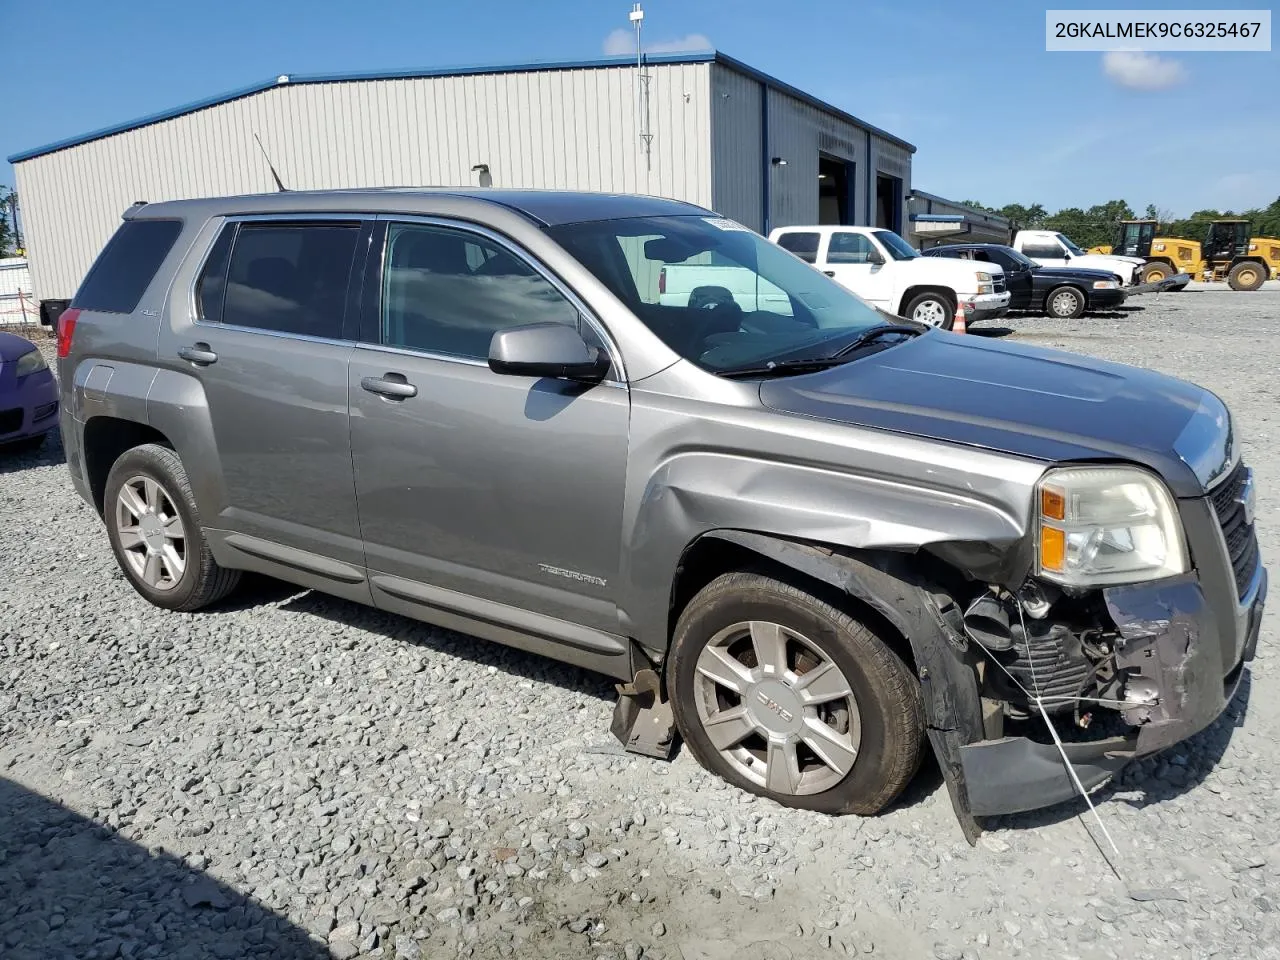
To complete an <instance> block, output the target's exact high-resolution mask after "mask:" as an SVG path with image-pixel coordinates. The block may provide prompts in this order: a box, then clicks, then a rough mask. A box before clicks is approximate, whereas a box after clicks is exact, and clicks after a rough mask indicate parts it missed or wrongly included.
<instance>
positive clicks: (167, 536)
mask: <svg viewBox="0 0 1280 960" xmlns="http://www.w3.org/2000/svg"><path fill="white" fill-rule="evenodd" d="M115 523H116V537H117V538H118V539H119V542H120V548H121V551H122V552H123V554H124V557H125V560H126V562H128V564H129V567H130V569H132V570H133V573H134V575H135V576H137V577H138V578H139V579H140V580H142V581H143V582H144V583H145V584H147V586H149V587H152V588H154V589H156V590H172V589H173V588H174V587H176V586H177V585H178V582H179V581H180V580H181V579H182V574H183V572H184V571H185V570H186V569H187V535H186V530H185V529H184V527H183V525H182V517H181V515H180V514H179V513H178V510H177V507H176V506H175V505H174V501H173V497H171V496H170V495H169V493H168V491H166V490H165V489H164V487H162V486H161V485H160V484H159V483H157V482H156V481H155V480H153V479H152V478H151V477H146V476H136V477H132V478H130V479H129V480H126V481H125V483H124V484H123V485H122V486H121V487H120V492H119V494H117V496H116V511H115Z"/></svg>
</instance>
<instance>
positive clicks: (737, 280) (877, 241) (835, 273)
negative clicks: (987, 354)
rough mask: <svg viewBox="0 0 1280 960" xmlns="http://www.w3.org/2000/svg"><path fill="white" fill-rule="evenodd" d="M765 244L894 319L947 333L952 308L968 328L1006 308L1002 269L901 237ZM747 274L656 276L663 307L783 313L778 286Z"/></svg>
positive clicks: (795, 236)
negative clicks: (924, 252) (726, 303)
mask: <svg viewBox="0 0 1280 960" xmlns="http://www.w3.org/2000/svg"><path fill="white" fill-rule="evenodd" d="M769 239H770V240H772V241H773V242H774V243H776V244H778V245H779V246H780V247H782V248H783V249H785V250H789V251H791V252H792V253H793V254H795V255H796V256H798V257H799V258H800V259H802V260H804V261H806V262H807V263H811V264H813V265H814V266H815V267H817V268H818V269H819V270H821V271H822V272H823V273H825V274H826V275H827V276H829V277H833V278H834V279H835V280H836V281H837V282H838V283H840V284H841V285H842V286H844V287H847V288H848V289H849V290H852V291H853V292H854V293H856V294H857V295H858V296H859V297H861V298H862V299H863V300H865V301H867V302H868V303H870V304H871V305H872V306H875V307H879V308H880V309H881V310H884V311H886V312H887V313H891V314H894V315H896V316H900V317H909V318H910V319H912V320H916V321H919V322H921V323H927V324H929V325H931V326H935V327H942V328H943V329H946V330H950V329H951V326H952V324H953V323H954V321H955V312H956V304H957V302H959V301H963V302H964V303H965V305H966V312H967V320H968V322H969V323H974V322H976V321H978V320H988V319H991V318H993V317H998V316H1001V315H1003V314H1004V313H1005V312H1006V311H1008V309H1009V292H1008V290H1007V289H1006V288H1005V279H1004V270H1003V269H1002V268H1001V267H999V266H998V265H996V264H990V263H983V264H981V265H980V266H981V269H977V265H975V264H974V263H972V262H965V261H960V260H955V261H946V260H942V259H940V258H935V257H922V256H920V254H919V253H918V252H917V251H916V250H915V249H913V248H912V247H911V246H910V245H909V244H908V243H907V242H906V241H905V240H903V239H902V237H900V236H898V235H897V234H896V233H894V232H893V231H891V230H884V229H881V228H878V227H845V226H839V227H836V226H818V227H780V228H778V229H777V230H774V231H773V232H772V233H771V234H770V236H769ZM760 282H761V281H760V278H759V277H758V276H757V275H756V274H754V273H753V272H752V271H750V270H743V269H741V268H739V267H733V266H727V265H725V266H717V265H715V264H692V263H669V264H667V265H666V266H665V267H663V268H662V274H661V276H660V277H659V295H660V298H661V302H662V303H663V304H665V305H667V306H692V307H697V306H714V304H715V302H716V301H717V298H719V299H722V300H727V299H733V300H734V301H735V302H736V303H737V304H738V305H739V306H740V307H742V309H744V310H755V309H757V307H758V308H759V309H770V310H772V311H773V312H775V313H782V314H786V313H788V312H790V305H789V303H788V301H787V297H786V296H785V295H784V294H783V292H782V291H781V290H778V289H777V288H773V289H765V288H761V287H759V283H760Z"/></svg>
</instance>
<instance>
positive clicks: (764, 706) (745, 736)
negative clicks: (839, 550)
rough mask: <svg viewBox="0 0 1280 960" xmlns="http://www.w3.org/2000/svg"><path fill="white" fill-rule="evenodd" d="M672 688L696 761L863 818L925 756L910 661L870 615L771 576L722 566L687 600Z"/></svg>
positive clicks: (797, 802) (787, 796)
mask: <svg viewBox="0 0 1280 960" xmlns="http://www.w3.org/2000/svg"><path fill="white" fill-rule="evenodd" d="M735 686H736V687H737V691H735V689H734V687H735ZM667 688H668V692H669V695H670V697H671V705H672V711H673V713H674V714H675V721H676V726H677V728H678V729H679V731H680V735H681V736H682V737H683V738H684V740H685V742H686V743H687V744H688V745H689V749H690V751H691V752H692V753H693V755H694V757H695V758H697V760H698V762H699V763H701V764H702V765H703V766H704V767H706V768H707V769H708V770H710V771H711V772H712V773H715V774H717V775H718V776H720V777H722V778H723V779H725V780H727V781H728V782H729V783H732V784H734V785H735V786H737V787H740V788H742V789H743V790H746V791H748V792H750V793H754V794H758V795H760V796H764V797H769V798H770V799H772V800H775V801H777V802H778V803H781V804H783V805H784V806H788V807H798V808H801V809H806V810H816V811H819V812H822V813H831V814H839V813H855V814H862V815H865V816H869V815H871V814H874V813H878V812H879V811H880V810H882V809H883V808H884V807H885V806H887V805H888V804H889V803H891V802H892V801H893V800H894V799H895V798H896V797H897V796H898V794H900V793H901V792H902V790H903V788H904V787H906V785H907V784H908V783H909V782H910V781H911V778H912V777H913V776H914V775H915V773H916V770H917V769H918V767H919V764H920V757H921V751H922V747H923V744H924V710H923V707H922V706H921V702H920V683H919V681H918V680H917V679H916V678H915V676H914V675H913V674H912V672H911V670H910V669H909V668H908V667H907V665H906V664H905V663H903V661H902V660H901V659H900V658H899V657H898V656H897V654H895V653H894V652H893V651H892V650H891V649H890V648H889V646H888V645H887V644H886V643H885V642H884V641H883V640H882V639H881V638H880V637H879V636H877V635H876V634H875V633H874V632H873V631H872V630H871V629H869V628H868V627H867V626H866V625H865V624H863V623H861V622H859V621H858V620H856V619H855V618H853V617H851V616H850V615H849V614H847V613H845V612H844V611H843V610H840V609H838V608H836V607H834V606H832V605H831V604H829V603H827V602H826V601H824V600H821V599H819V598H818V597H815V596H813V595H811V594H809V593H807V592H806V591H804V590H801V589H799V588H798V587H794V586H791V585H790V584H787V583H783V582H781V581H779V580H774V579H772V578H770V577H765V576H761V575H759V574H755V573H729V574H725V575H724V576H721V577H719V578H717V579H716V580H714V581H712V582H711V583H710V584H709V585H708V586H706V587H705V588H703V589H702V590H701V591H700V592H699V593H698V594H697V596H695V597H694V598H693V599H692V600H691V601H690V602H689V605H688V606H687V607H685V609H684V611H683V612H682V613H681V615H680V619H679V621H678V622H677V624H676V629H675V636H674V639H673V640H672V645H671V655H670V657H669V658H668V663H667ZM713 738H714V739H713Z"/></svg>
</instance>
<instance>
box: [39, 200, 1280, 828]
mask: <svg viewBox="0 0 1280 960" xmlns="http://www.w3.org/2000/svg"><path fill="white" fill-rule="evenodd" d="M684 263H704V264H719V265H727V266H733V267H737V268H740V270H744V271H749V272H750V274H751V275H752V276H755V277H757V278H758V283H759V285H760V287H761V288H762V289H764V288H768V289H771V290H780V291H782V292H783V294H784V296H781V297H772V298H755V299H754V301H753V303H752V304H751V306H752V307H754V309H745V308H744V307H743V306H742V305H741V304H740V303H738V302H736V301H735V300H734V299H733V298H729V299H727V300H726V299H725V298H701V299H700V300H699V302H702V301H703V300H706V301H708V302H710V303H711V304H712V305H711V306H710V307H707V308H697V307H694V308H690V307H687V306H670V305H666V304H663V303H662V298H661V293H662V290H661V287H662V283H663V281H662V277H663V275H664V272H663V268H664V267H665V266H668V265H672V264H684ZM766 300H767V301H768V302H767V303H766ZM58 333H59V337H58V355H59V358H60V359H59V374H60V379H61V389H62V401H63V406H62V414H61V416H62V427H63V433H64V437H65V444H66V450H67V461H68V466H69V468H70V471H71V476H72V479H73V481H74V483H75V486H76V488H77V489H78V490H79V492H80V493H81V495H83V496H84V497H85V499H87V500H88V501H89V502H90V503H91V504H92V505H93V506H94V507H95V508H96V509H97V510H98V511H99V513H100V514H101V515H102V517H103V520H104V521H105V523H106V527H107V530H108V533H109V535H110V541H111V546H112V548H113V550H114V551H115V554H116V557H117V558H118V560H119V563H120V567H121V569H122V570H123V571H124V574H125V576H126V577H128V579H129V581H130V582H131V583H132V584H133V585H134V587H135V588H136V589H137V591H138V592H139V593H140V594H142V596H144V597H145V598H146V599H147V600H149V601H151V602H152V603H154V604H156V605H158V606H161V607H166V608H169V609H173V610H196V609H199V608H201V607H204V606H206V605H208V604H211V603H214V602H215V601H217V600H219V599H220V598H222V597H224V596H225V595H226V594H227V593H228V592H229V591H231V590H232V589H233V587H234V586H235V585H236V581H237V579H238V577H239V575H240V571H243V570H252V571H259V572H262V573H266V574H270V575H272V576H275V577H279V578H281V579H283V580H287V581H291V582H293V583H295V584H299V585H302V586H305V587H311V588H314V589H317V590H322V591H325V592H327V593H332V594H336V595H338V596H341V597H346V598H349V599H351V600H355V601H359V602H361V603H365V604H370V605H372V606H376V607H379V608H381V609H385V610H390V611H395V612H398V613H402V614H405V615H407V616H410V617H414V618H417V619H419V620H423V621H427V622H430V623H434V624H439V625H442V626H445V627H450V628H455V629H458V630H462V631H465V632H467V633H470V634H474V635H475V636H478V637H482V638H484V639H487V640H495V641H499V642H502V643H507V644H511V645H514V646H517V647H520V648H523V649H526V650H532V651H536V652H538V653H542V654H546V655H548V656H551V657H555V658H558V659H560V660H564V661H568V662H569V663H573V664H578V665H580V666H583V667H587V668H590V669H592V670H596V671H600V672H602V673H605V674H608V675H610V676H612V677H614V678H617V680H619V681H620V683H619V688H618V689H619V694H620V696H619V704H618V707H617V710H616V711H615V716H614V730H615V732H616V733H617V734H618V736H619V737H620V738H621V739H622V740H623V741H624V743H626V744H627V746H628V747H629V748H631V749H634V750H637V751H641V752H645V753H650V754H655V755H659V756H667V755H669V753H670V751H671V749H672V747H673V744H674V742H675V739H676V735H677V734H678V735H679V736H680V737H681V738H683V740H684V742H686V743H687V744H688V746H689V748H690V749H691V750H692V752H693V754H694V755H695V756H696V757H697V758H698V760H699V761H700V762H701V763H703V764H704V765H705V766H706V767H707V768H709V769H710V770H712V771H714V772H715V773H717V774H719V775H720V776H722V777H724V778H725V779H726V780H728V781H730V782H732V783H734V784H737V785H738V786H740V787H742V788H743V789H745V790H750V791H753V792H755V793H759V794H763V795H766V796H769V797H772V798H773V799H775V800H777V801H779V802H780V803H784V804H788V805H791V806H796V807H805V808H809V809H814V810H821V811H827V812H831V813H840V812H853V813H861V814H871V813H875V812H876V811H878V810H880V809H881V808H883V807H884V806H885V805H886V804H888V803H890V802H891V801H892V800H893V799H894V798H895V797H896V796H897V795H898V794H899V792H900V791H901V790H902V789H903V787H904V786H905V785H906V784H907V783H908V781H909V780H910V779H911V777H912V776H913V774H914V772H915V771H916V768H917V765H918V764H919V762H920V760H921V756H922V752H923V749H924V745H925V743H926V740H927V741H928V743H929V745H930V746H931V748H932V749H933V751H934V753H935V754H936V756H937V758H938V760H939V763H940V766H941V768H942V771H943V774H944V776H945V778H946V781H947V785H948V787H949V790H950V793H951V797H952V800H953V803H954V805H955V807H956V811H957V813H958V815H959V816H960V819H961V823H962V824H963V825H964V826H965V827H966V829H967V830H968V831H969V834H970V836H972V835H973V831H974V830H976V829H977V822H976V821H975V820H974V817H975V816H980V815H987V814H994V813H1003V812H1011V811H1017V810H1026V809H1031V808H1035V807H1039V806H1043V805H1047V804H1051V803H1055V802H1058V801H1062V800H1065V799H1067V798H1069V797H1070V796H1071V795H1072V793H1073V790H1074V789H1075V787H1074V786H1073V782H1072V779H1071V777H1069V776H1068V773H1067V770H1066V768H1065V767H1064V764H1063V758H1064V757H1065V758H1067V759H1069V761H1070V764H1071V766H1072V767H1073V768H1074V771H1075V773H1076V775H1077V776H1078V778H1079V781H1080V782H1081V784H1082V785H1083V786H1084V787H1085V788H1089V787H1092V786H1094V785H1096V784H1099V783H1101V782H1102V781H1104V780H1105V779H1107V778H1108V777H1109V776H1111V775H1112V774H1113V773H1114V772H1115V771H1116V770H1118V769H1119V768H1120V767H1121V766H1122V765H1123V764H1124V763H1125V762H1127V761H1128V760H1130V759H1132V758H1133V757H1136V756H1141V755H1145V754H1150V753H1152V752H1154V751H1157V750H1160V749H1163V748H1164V747H1167V746H1168V745H1170V744H1172V743H1174V742H1176V741H1178V740H1180V739H1183V738H1185V737H1187V736H1190V735H1192V734H1194V733H1196V732H1197V731H1199V730H1201V729H1203V728H1204V727H1205V726H1207V725H1208V724H1209V723H1210V722H1211V721H1212V720H1213V719H1214V718H1215V717H1217V716H1218V714H1219V713H1220V712H1221V711H1222V710H1223V708H1224V706H1225V704H1226V703H1227V701H1228V700H1229V699H1230V698H1231V697H1232V695H1233V693H1234V691H1235V689H1236V686H1237V684H1238V683H1239V681H1240V678H1241V675H1242V672H1243V666H1244V663H1245V662H1246V661H1248V660H1250V659H1251V658H1252V656H1253V648H1254V645H1255V643H1256V638H1257V633H1258V625H1259V620H1260V616H1261V611H1262V604H1263V599H1264V596H1265V593H1266V582H1267V581H1266V572H1265V570H1264V568H1263V567H1262V565H1261V563H1260V560H1259V556H1258V550H1257V542H1256V538H1255V536H1254V528H1253V504H1254V496H1253V479H1252V474H1251V472H1250V471H1249V469H1248V468H1247V467H1245V466H1244V465H1243V464H1242V463H1241V460H1240V456H1239V443H1238V436H1237V432H1236V429H1235V427H1234V426H1233V424H1232V421H1231V418H1230V416H1229V414H1228V412H1227V410H1226V408H1225V407H1224V406H1223V404H1222V403H1221V402H1220V401H1219V400H1218V398H1217V397H1215V396H1213V395H1212V394H1210V393H1209V392H1207V391H1205V390H1202V389H1200V388H1198V387H1196V386H1193V385H1191V384H1188V383H1184V382H1182V381H1178V380H1174V379H1170V378H1168V377H1164V376H1160V375H1158V374H1155V373H1150V372H1146V371H1142V370H1138V369H1134V368H1130V367H1124V366H1119V365H1114V364H1106V363H1100V362H1097V361H1093V360H1088V359H1085V358H1082V357H1078V356H1073V355H1069V354H1064V353H1057V352H1051V351H1047V350H1038V349H1034V348H1031V347H1027V346H1021V345H1014V344H1007V343H995V342H991V341H984V340H979V339H976V338H969V337H960V336H956V335H953V334H950V333H946V332H942V331H937V330H931V329H928V328H926V327H924V326H923V325H918V324H913V323H908V322H906V321H903V320H902V319H901V318H896V317H892V316H888V315H886V314H884V313H882V312H880V311H877V310H875V309H873V308H871V307H869V306H868V305H867V304H866V303H864V302H863V301H862V300H860V299H858V298H857V297H856V296H854V295H853V294H851V293H849V292H848V291H846V290H845V289H844V288H843V287H841V286H840V285H839V284H837V283H835V282H834V281H832V280H830V279H828V278H827V277H825V276H823V275H822V274H821V273H820V272H818V271H817V270H814V269H813V268H811V267H810V266H808V265H807V264H805V263H804V262H802V261H801V260H799V259H798V258H796V257H795V256H793V255H792V254H790V253H788V252H787V251H785V250H782V249H780V248H779V247H777V246H774V245H771V244H769V243H767V242H766V241H765V240H764V239H763V238H761V237H760V236H758V235H757V234H755V233H753V232H751V231H749V230H747V229H745V228H744V227H742V226H740V225H738V224H736V223H734V222H732V221H729V220H726V219H723V218H721V217H718V216H716V215H715V214H714V213H712V212H711V211H708V210H704V209H701V208H698V207H694V206H690V205H688V204H684V203H677V202H674V201H667V200H658V199H653V198H644V197H628V196H606V195H592V194H573V193H555V192H506V191H497V190H485V191H477V192H472V193H468V192H463V191H429V190H377V191H351V192H332V193H280V194H276V195H267V196H256V197H233V198H219V199H209V200H192V201H181V202H170V203H156V204H140V205H135V206H134V207H132V208H130V209H129V210H128V211H127V212H126V213H125V215H124V222H123V224H122V225H121V226H120V228H119V230H118V232H117V233H116V234H115V236H114V237H113V239H112V240H111V241H110V243H109V244H108V245H107V247H106V249H105V250H104V251H103V253H102V254H101V256H100V257H99V258H98V260H97V262H96V263H95V265H94V266H93V268H92V270H91V271H90V273H89V275H88V277H87V278H86V279H85V281H84V283H83V285H82V286H81V288H80V290H79V292H78V293H77V294H76V297H75V300H74V301H73V303H72V306H71V308H70V309H68V310H67V311H66V312H65V313H64V314H63V315H62V316H61V318H60V321H59V331H58Z"/></svg>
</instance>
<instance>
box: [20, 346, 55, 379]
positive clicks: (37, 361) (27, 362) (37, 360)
mask: <svg viewBox="0 0 1280 960" xmlns="http://www.w3.org/2000/svg"><path fill="white" fill-rule="evenodd" d="M48 369H49V364H47V363H45V359H44V357H43V355H41V353H40V351H39V350H32V351H31V352H30V353H24V354H23V355H22V356H20V357H19V358H18V371H17V375H18V376H19V377H25V376H27V375H28V374H32V373H39V372H40V371H41V370H48Z"/></svg>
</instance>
